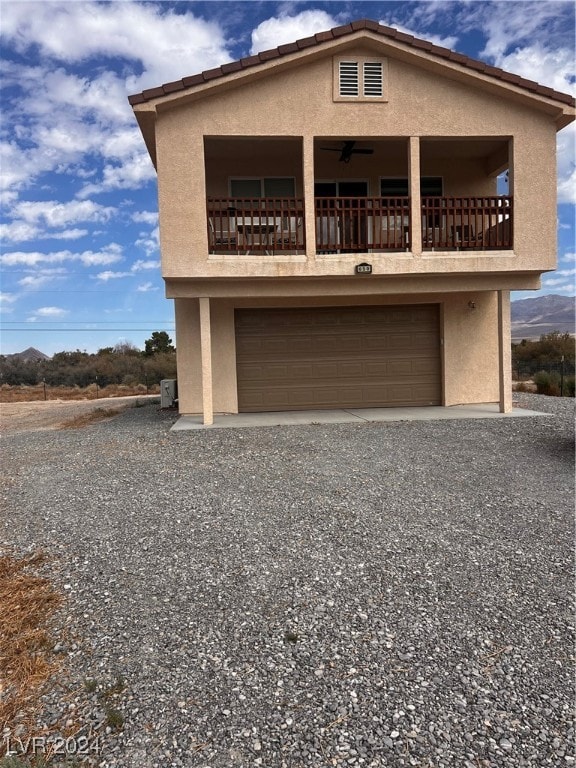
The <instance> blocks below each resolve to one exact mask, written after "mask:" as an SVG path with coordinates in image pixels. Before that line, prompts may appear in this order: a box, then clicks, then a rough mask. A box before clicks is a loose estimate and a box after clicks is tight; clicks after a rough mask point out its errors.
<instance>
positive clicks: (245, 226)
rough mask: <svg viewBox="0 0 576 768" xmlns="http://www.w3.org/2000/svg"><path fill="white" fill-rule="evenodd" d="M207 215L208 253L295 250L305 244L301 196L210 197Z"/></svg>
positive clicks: (303, 248)
mask: <svg viewBox="0 0 576 768" xmlns="http://www.w3.org/2000/svg"><path fill="white" fill-rule="evenodd" d="M207 219H208V244H209V248H210V253H224V254H227V253H246V254H248V253H267V254H274V253H277V252H280V253H282V252H291V253H295V252H297V251H302V250H305V248H306V242H305V238H304V201H303V200H302V199H301V198H291V197H274V198H270V197H267V198H248V197H242V198H238V197H235V198H232V197H210V198H208V201H207Z"/></svg>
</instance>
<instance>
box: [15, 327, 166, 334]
mask: <svg viewBox="0 0 576 768" xmlns="http://www.w3.org/2000/svg"><path fill="white" fill-rule="evenodd" d="M157 330H158V328H157V327H153V328H30V327H27V328H4V329H2V332H3V333H16V332H17V333H43V332H44V333H102V332H103V331H122V333H137V332H140V331H142V332H144V333H149V332H151V331H157ZM165 330H167V331H175V330H176V328H166V329H165Z"/></svg>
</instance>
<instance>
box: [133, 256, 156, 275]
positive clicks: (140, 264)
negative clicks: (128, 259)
mask: <svg viewBox="0 0 576 768" xmlns="http://www.w3.org/2000/svg"><path fill="white" fill-rule="evenodd" d="M159 267H160V262H159V261H155V260H154V259H148V260H146V261H145V260H143V259H138V260H137V261H135V262H134V264H132V267H131V269H132V272H140V271H141V270H143V269H159Z"/></svg>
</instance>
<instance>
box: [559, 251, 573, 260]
mask: <svg viewBox="0 0 576 768" xmlns="http://www.w3.org/2000/svg"><path fill="white" fill-rule="evenodd" d="M561 261H576V253H565V254H564V256H562V258H561Z"/></svg>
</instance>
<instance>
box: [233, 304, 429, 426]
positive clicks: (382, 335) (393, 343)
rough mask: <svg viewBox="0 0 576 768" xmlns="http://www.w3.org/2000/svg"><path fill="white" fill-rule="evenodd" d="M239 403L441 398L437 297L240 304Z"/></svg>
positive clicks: (398, 402)
mask: <svg viewBox="0 0 576 768" xmlns="http://www.w3.org/2000/svg"><path fill="white" fill-rule="evenodd" d="M235 325H236V360H237V379H238V409H239V411H240V412H250V411H288V410H289V411H293V410H312V409H316V408H322V409H327V408H381V407H399V406H414V405H416V406H417V405H440V404H441V399H442V381H441V378H442V376H441V363H440V313H439V305H437V304H415V305H407V306H366V307H320V308H319V307H315V308H311V307H300V308H290V309H286V308H282V309H238V310H236V317H235Z"/></svg>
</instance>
